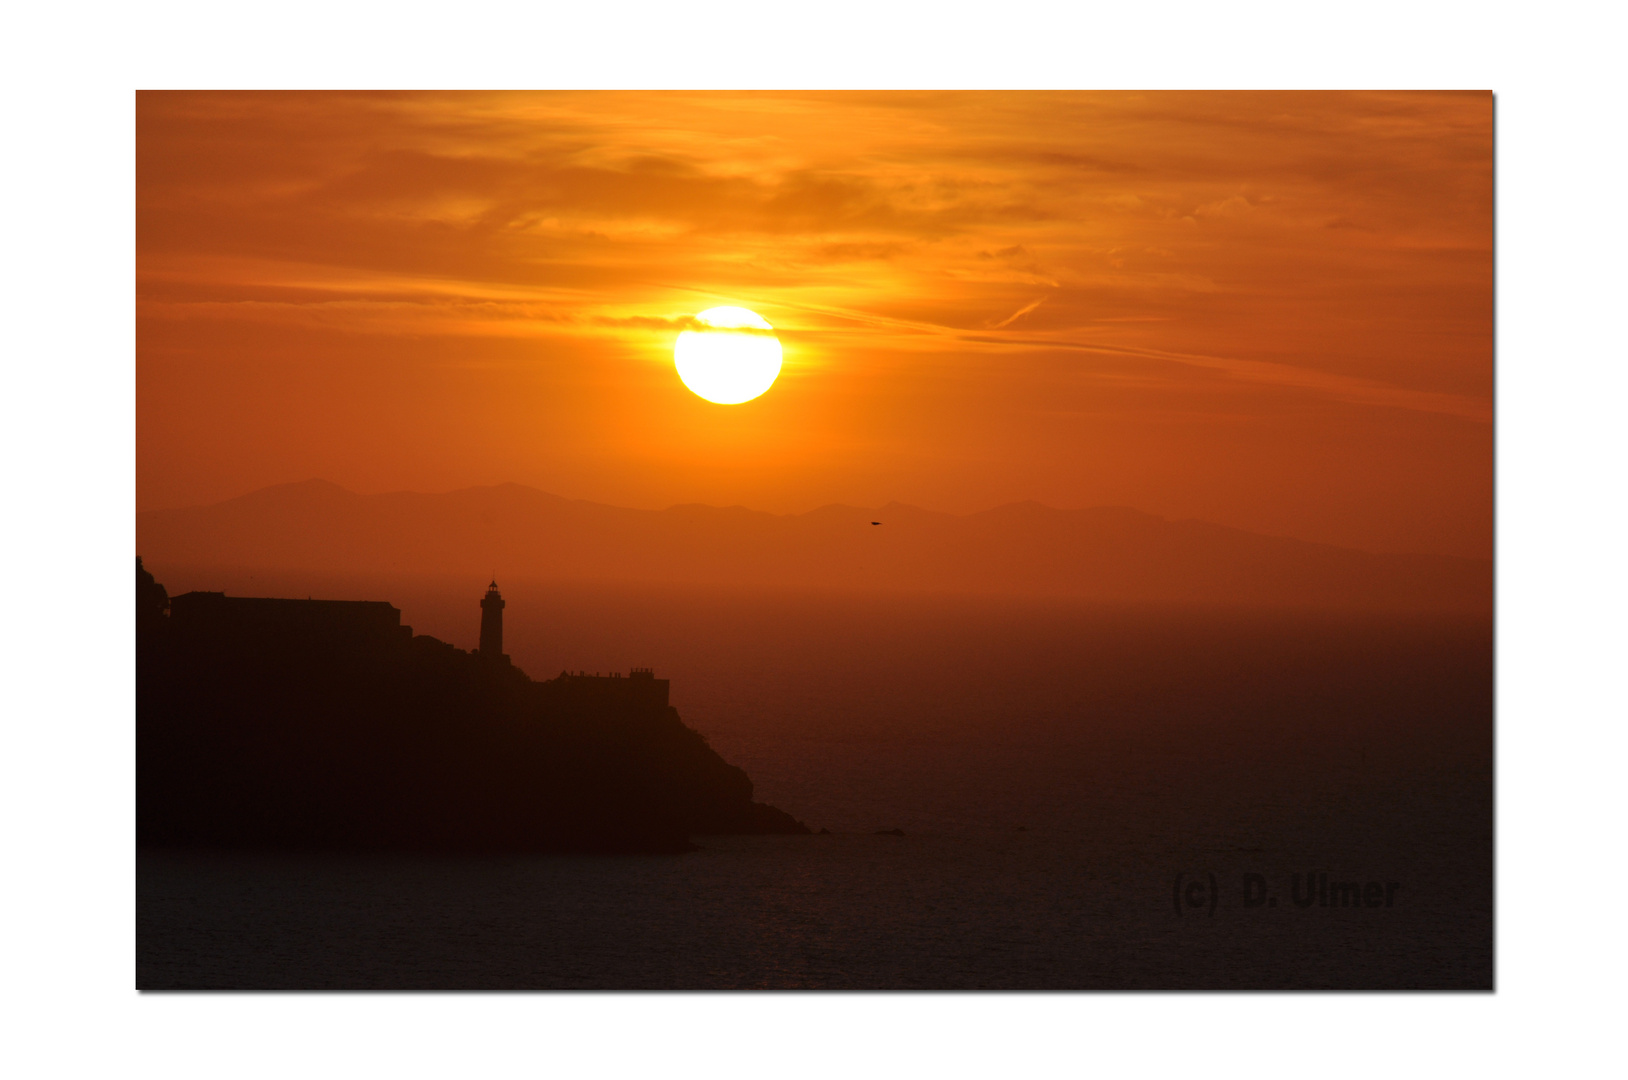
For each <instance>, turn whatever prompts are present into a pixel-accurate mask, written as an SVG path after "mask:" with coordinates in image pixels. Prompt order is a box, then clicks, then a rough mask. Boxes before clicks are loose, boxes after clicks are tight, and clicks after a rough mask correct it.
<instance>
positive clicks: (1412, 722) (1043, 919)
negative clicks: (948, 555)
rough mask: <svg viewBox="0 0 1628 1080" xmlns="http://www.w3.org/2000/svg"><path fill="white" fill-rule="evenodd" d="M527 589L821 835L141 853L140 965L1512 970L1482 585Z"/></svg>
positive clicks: (630, 970)
mask: <svg viewBox="0 0 1628 1080" xmlns="http://www.w3.org/2000/svg"><path fill="white" fill-rule="evenodd" d="M163 569H164V568H160V570H161V573H160V579H161V580H165V584H166V585H168V586H170V591H171V592H172V594H173V593H175V592H179V591H184V590H185V589H186V588H216V589H220V588H224V589H225V590H226V591H228V592H231V593H233V594H235V595H300V596H303V595H317V596H328V597H330V598H349V599H389V600H391V601H392V602H394V603H396V604H397V606H399V607H401V608H402V610H403V614H404V619H405V620H406V621H408V622H410V623H413V624H414V625H415V627H416V628H417V629H418V630H419V631H420V632H425V633H432V634H435V635H436V636H438V637H442V638H444V639H446V640H450V641H452V642H453V643H454V644H457V645H460V646H461V647H469V646H472V645H473V644H474V639H475V637H476V635H477V632H478V625H479V610H478V608H477V607H476V602H477V601H478V599H479V595H480V592H481V589H480V588H479V587H478V586H481V585H484V583H477V587H476V588H474V589H471V588H470V587H469V585H468V583H456V582H448V581H441V580H422V579H405V578H403V579H399V580H392V579H388V578H384V577H380V578H376V579H366V580H358V579H354V578H352V579H343V580H341V579H335V578H318V577H314V576H309V575H307V576H301V575H297V574H286V575H282V576H266V575H251V574H250V573H248V572H246V571H221V570H198V571H185V570H179V571H178V570H175V569H174V568H170V569H169V572H168V574H167V575H166V574H165V573H163V572H162V571H163ZM166 578H167V580H166ZM504 595H505V597H506V599H507V600H508V608H507V610H506V612H505V615H506V619H507V624H506V634H507V646H506V647H507V648H508V649H509V652H510V655H511V656H512V657H513V658H514V661H515V662H516V663H517V664H519V665H520V666H521V667H523V668H525V669H526V670H527V671H528V672H529V673H530V674H531V675H532V676H533V677H536V678H546V677H549V676H550V675H553V674H556V673H558V672H559V671H561V670H585V671H596V670H597V671H606V672H608V671H612V670H621V671H624V672H625V671H626V670H627V669H628V668H630V667H633V666H651V667H655V668H656V674H657V675H658V676H659V677H664V678H669V679H671V680H672V702H673V704H674V705H675V706H676V707H677V708H678V710H679V712H680V714H681V715H682V716H683V718H684V720H685V722H686V723H688V724H689V725H690V726H692V727H694V728H696V729H697V730H699V731H700V732H701V733H702V734H703V735H705V736H706V738H707V739H708V741H709V742H710V743H711V745H712V746H713V747H714V748H715V749H716V750H717V751H718V752H719V753H720V754H721V755H722V756H723V757H724V758H725V759H726V760H728V761H730V762H732V763H734V764H737V765H739V766H741V767H742V768H744V769H745V770H746V771H747V773H748V774H749V775H750V776H751V778H752V780H753V782H754V784H755V787H756V796H755V797H756V798H757V799H759V800H760V801H764V802H768V803H771V804H773V805H775V806H778V807H780V808H781V809H784V810H786V811H788V812H790V813H791V814H793V815H794V816H796V817H797V818H799V819H800V820H802V821H804V822H806V823H807V824H808V825H809V826H810V828H811V829H814V830H816V834H815V835H810V836H756V837H739V836H699V837H696V838H695V842H696V843H697V845H698V848H699V849H698V850H696V851H693V852H690V853H687V854H678V855H617V856H609V855H606V856H544V855H524V856H521V855H511V856H463V857H453V856H444V855H400V854H336V853H287V852H248V853H246V852H228V851H142V852H140V853H138V860H137V905H136V907H137V909H136V917H137V957H136V981H137V985H138V987H139V988H141V989H143V990H151V991H163V990H206V989H232V990H531V991H592V990H612V991H650V990H864V991H890V990H891V991H901V990H914V991H922V990H945V991H947V990H1028V991H1119V990H1257V991H1258V990H1313V989H1320V990H1348V991H1355V990H1460V991H1463V990H1472V991H1486V990H1491V989H1492V988H1493V986H1494V968H1493V931H1494V921H1493V915H1494V906H1493V899H1494V897H1493V865H1494V864H1493V842H1494V813H1493V807H1494V804H1493V794H1494V792H1493V761H1494V758H1493V749H1494V713H1493V704H1494V702H1493V632H1492V623H1491V620H1490V618H1487V617H1484V616H1468V615H1418V614H1394V613H1391V614H1386V613H1331V612H1319V611H1283V610H1277V611H1262V610H1244V609H1226V608H1173V607H1125V606H1120V607H1108V606H1102V605H1091V604H1084V603H1078V602H1067V601H1041V600H1033V599H1012V598H993V597H966V596H930V595H914V596H912V595H891V594H875V595H860V594H839V593H788V592H782V593H774V594H769V593H737V592H728V591H721V590H717V589H706V588H701V587H695V588H678V587H661V586H614V587H613V586H605V585H594V584H583V583H577V584H561V583H549V582H532V583H528V582H523V581H517V582H514V583H505V584H504Z"/></svg>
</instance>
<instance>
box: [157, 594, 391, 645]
mask: <svg viewBox="0 0 1628 1080" xmlns="http://www.w3.org/2000/svg"><path fill="white" fill-rule="evenodd" d="M170 621H171V623H172V625H173V626H174V627H175V630H176V632H177V633H180V634H185V635H198V636H202V637H210V638H217V639H225V638H231V639H239V640H241V639H253V638H261V639H275V640H277V641H279V642H304V643H305V644H308V645H311V646H318V647H335V646H386V645H399V644H403V643H405V642H407V641H408V640H410V639H411V638H412V636H413V628H412V627H410V626H403V625H402V624H401V610H400V609H399V608H397V607H396V606H395V605H393V604H387V603H385V602H384V601H382V600H282V599H274V598H271V597H263V596H227V595H226V594H225V593H219V592H189V593H182V594H181V595H180V596H172V597H171V598H170Z"/></svg>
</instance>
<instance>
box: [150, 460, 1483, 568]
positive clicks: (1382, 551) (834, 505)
mask: <svg viewBox="0 0 1628 1080" xmlns="http://www.w3.org/2000/svg"><path fill="white" fill-rule="evenodd" d="M306 485H326V486H328V487H333V488H337V489H339V490H340V491H342V492H344V493H346V494H348V495H359V496H361V497H363V498H373V497H378V496H390V495H428V496H436V495H456V494H459V493H462V492H470V491H493V490H497V489H501V488H509V487H514V488H523V489H525V490H527V491H533V492H537V493H538V494H541V495H547V496H549V497H551V498H556V499H561V500H564V501H567V502H575V503H589V504H592V505H595V506H604V507H610V508H612V509H618V510H637V511H642V512H645V513H658V514H659V513H662V512H664V511H668V510H678V509H683V508H686V507H704V508H706V509H710V510H745V511H748V512H749V513H753V514H764V515H767V516H770V517H779V518H797V517H807V516H809V515H811V514H817V513H819V512H820V511H822V510H833V509H841V510H864V511H867V512H871V511H880V510H885V509H888V508H889V507H899V508H901V509H905V510H915V511H920V512H922V513H925V514H932V515H935V516H940V517H953V518H965V517H976V516H978V515H980V514H987V513H991V512H993V511H997V510H1002V509H1005V508H1007V507H1013V506H1028V505H1033V506H1039V507H1043V508H1044V509H1047V510H1057V511H1060V512H1064V513H1068V512H1077V511H1092V510H1129V511H1132V512H1134V513H1136V514H1141V515H1145V516H1147V517H1150V518H1154V519H1157V520H1160V521H1168V522H1184V521H1194V522H1201V523H1203V524H1207V525H1218V526H1220V527H1222V528H1227V529H1236V530H1237V531H1238V532H1244V533H1250V534H1252V535H1255V536H1262V537H1268V538H1273V539H1283V540H1295V541H1298V542H1301V543H1305V544H1315V545H1317V546H1320V547H1332V548H1340V549H1343V550H1346V551H1356V552H1363V553H1366V554H1373V555H1441V556H1447V557H1449V558H1454V559H1467V560H1470V561H1473V562H1490V561H1491V557H1490V556H1476V555H1462V554H1458V553H1455V552H1450V551H1432V550H1428V549H1424V548H1384V547H1362V546H1357V545H1351V544H1335V543H1330V542H1328V541H1326V540H1316V539H1312V538H1310V537H1305V536H1296V535H1293V534H1290V533H1275V532H1264V531H1261V530H1259V529H1244V528H1239V527H1237V526H1232V525H1227V524H1225V523H1224V522H1219V521H1214V520H1211V519H1208V518H1202V517H1190V518H1180V517H1171V516H1169V515H1165V514H1158V513H1154V512H1153V511H1150V510H1146V509H1143V508H1142V507H1139V506H1135V505H1132V504H1130V503H1095V504H1091V505H1088V506H1059V505H1056V504H1054V503H1048V502H1045V501H1044V500H1041V499H1014V500H1011V501H1009V502H1000V503H993V504H990V505H988V506H979V507H977V508H975V509H971V510H947V509H943V508H941V507H936V506H924V505H922V504H921V503H912V502H906V501H904V500H898V499H895V500H891V501H889V502H887V503H882V504H878V505H864V504H861V503H853V502H841V501H837V502H825V503H820V504H818V505H815V506H807V507H804V508H801V509H792V510H772V509H768V508H766V507H761V506H749V505H746V504H744V503H731V504H723V503H708V502H694V501H688V502H652V503H647V504H642V505H641V504H635V503H631V502H626V503H624V502H609V501H606V500H603V499H591V498H582V497H578V496H572V495H562V494H560V493H559V492H557V491H549V490H546V489H544V488H540V487H537V486H536V485H533V484H524V483H520V482H518V481H514V480H506V481H500V482H498V483H493V484H466V485H463V486H460V487H451V488H444V489H435V490H421V489H416V488H390V489H385V490H377V491H370V490H362V489H358V488H353V487H347V486H346V485H344V484H340V483H337V482H335V481H333V480H330V479H328V478H326V477H322V476H308V477H304V478H302V479H299V480H285V481H278V482H276V483H271V484H263V485H261V486H259V487H256V488H252V489H250V490H248V491H242V492H239V493H237V494H235V495H228V496H226V497H224V498H219V499H214V500H211V501H206V502H191V503H184V504H178V505H174V506H142V507H138V508H137V510H136V513H137V515H138V516H139V515H142V514H157V513H165V512H170V511H176V510H202V509H208V508H211V507H217V506H221V505H223V504H225V503H230V502H235V501H237V500H239V499H246V498H249V497H251V496H254V495H258V494H261V493H262V492H267V491H272V490H275V489H280V488H297V487H302V486H306Z"/></svg>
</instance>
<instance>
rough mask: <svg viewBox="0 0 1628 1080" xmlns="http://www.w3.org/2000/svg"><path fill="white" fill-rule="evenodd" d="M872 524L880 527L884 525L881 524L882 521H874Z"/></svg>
mask: <svg viewBox="0 0 1628 1080" xmlns="http://www.w3.org/2000/svg"><path fill="white" fill-rule="evenodd" d="M871 524H872V525H880V524H882V523H881V522H880V521H873V522H871Z"/></svg>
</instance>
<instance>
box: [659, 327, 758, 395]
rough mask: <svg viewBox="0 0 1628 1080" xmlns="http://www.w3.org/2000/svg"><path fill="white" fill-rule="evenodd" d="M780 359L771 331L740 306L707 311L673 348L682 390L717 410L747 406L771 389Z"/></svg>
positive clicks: (674, 363)
mask: <svg viewBox="0 0 1628 1080" xmlns="http://www.w3.org/2000/svg"><path fill="white" fill-rule="evenodd" d="M780 360H781V351H780V339H779V338H777V337H775V336H774V327H772V326H770V325H769V324H768V322H767V321H766V320H765V319H764V318H763V316H761V315H759V314H758V313H757V312H755V311H750V310H748V309H746V308H743V307H715V308H708V309H707V310H706V311H703V312H701V313H700V314H699V315H697V316H696V317H695V319H694V320H693V322H692V323H691V325H690V329H688V330H685V331H684V332H683V333H681V334H679V335H678V342H677V344H675V345H674V346H673V365H674V366H675V367H676V368H678V377H679V378H680V379H682V380H684V385H685V386H687V387H689V388H690V390H691V391H693V392H694V393H696V394H697V395H699V396H701V397H704V398H706V399H707V400H708V401H712V402H716V403H717V404H719V405H739V404H740V403H741V402H743V401H751V400H752V399H753V398H755V397H757V396H759V395H760V394H762V393H763V392H764V391H765V390H767V389H768V388H769V387H771V386H773V385H774V381H775V379H776V378H778V377H779V375H780Z"/></svg>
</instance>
